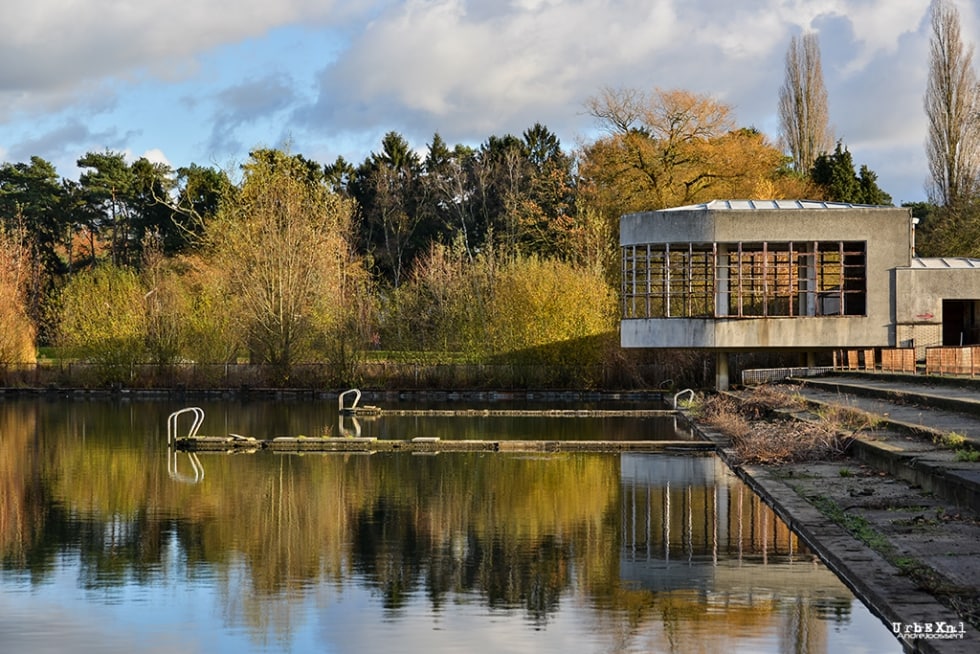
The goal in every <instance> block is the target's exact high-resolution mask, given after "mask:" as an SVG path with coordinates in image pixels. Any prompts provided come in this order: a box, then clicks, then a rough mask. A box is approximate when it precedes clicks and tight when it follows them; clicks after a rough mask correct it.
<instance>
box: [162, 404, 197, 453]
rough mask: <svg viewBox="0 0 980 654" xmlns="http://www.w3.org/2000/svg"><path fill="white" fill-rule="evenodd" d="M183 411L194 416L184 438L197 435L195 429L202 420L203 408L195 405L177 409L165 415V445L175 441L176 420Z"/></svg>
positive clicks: (168, 445)
mask: <svg viewBox="0 0 980 654" xmlns="http://www.w3.org/2000/svg"><path fill="white" fill-rule="evenodd" d="M185 413H190V414H192V415H193V416H194V418H193V420H192V421H191V427H190V429H188V430H187V436H186V438H194V437H195V436H197V430H198V429H200V428H201V423H202V422H204V409H202V408H200V407H196V406H192V407H187V408H186V409H180V410H179V411H174V412H173V413H171V414H170V416H169V417H167V447H170V445H171V444H172V443H175V442H176V441H177V422H178V419H179V418H180V416H181V415H183V414H185Z"/></svg>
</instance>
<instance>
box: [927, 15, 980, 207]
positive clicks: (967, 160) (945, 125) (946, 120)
mask: <svg viewBox="0 0 980 654" xmlns="http://www.w3.org/2000/svg"><path fill="white" fill-rule="evenodd" d="M930 12H931V15H932V35H931V37H930V40H929V81H928V84H927V86H926V93H925V101H924V104H925V110H926V116H927V117H928V120H929V133H928V137H927V141H926V156H927V157H928V160H929V175H930V179H929V185H928V189H927V190H928V193H929V198H930V200H931V201H932V202H934V203H935V204H937V205H939V206H941V207H944V208H945V209H947V210H949V211H951V212H953V213H955V212H957V211H958V210H959V209H960V208H962V205H963V204H964V203H966V202H968V201H969V200H970V198H971V196H972V195H973V194H975V193H976V191H977V190H978V181H980V180H978V178H980V88H978V84H977V74H976V72H975V71H974V70H973V47H972V46H970V47H965V46H964V44H963V41H962V39H961V37H960V17H959V12H958V11H957V10H956V7H955V6H954V5H953V4H952V2H950V1H949V0H934V1H933V3H932V6H931V8H930Z"/></svg>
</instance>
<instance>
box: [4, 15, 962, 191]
mask: <svg viewBox="0 0 980 654" xmlns="http://www.w3.org/2000/svg"><path fill="white" fill-rule="evenodd" d="M953 2H954V4H956V6H957V7H958V9H959V12H960V19H961V28H962V33H963V40H964V42H966V43H967V44H968V45H972V44H976V43H980V3H978V2H976V0H953ZM928 8H929V0H357V1H356V2H353V1H351V0H3V11H2V17H0V30H2V35H0V161H6V162H21V161H28V160H29V159H30V157H31V156H34V155H37V156H40V157H43V158H44V159H47V160H48V161H50V162H52V163H53V164H55V166H56V168H57V170H58V172H59V174H60V175H61V176H63V177H68V178H72V179H77V177H78V173H79V171H78V169H77V168H76V166H75V162H76V160H77V159H78V158H79V157H81V156H82V155H84V154H85V153H86V152H91V151H104V150H106V149H108V150H112V151H116V152H125V153H126V154H127V156H128V157H129V158H130V159H131V160H134V159H136V158H139V157H141V156H145V157H147V158H148V159H150V160H152V161H157V162H163V163H167V164H169V165H171V166H173V167H175V168H176V167H180V166H185V165H188V164H190V163H196V164H198V165H202V166H217V167H221V168H225V169H228V170H235V169H236V167H237V165H238V164H240V163H241V162H242V161H244V160H245V159H246V158H247V157H248V152H249V151H250V150H252V149H254V148H256V147H282V148H285V149H288V150H289V151H290V152H293V153H298V154H303V155H304V156H305V157H307V158H310V159H314V160H316V161H320V162H322V163H329V162H332V161H334V160H335V159H336V158H337V157H338V156H343V157H344V158H345V159H347V160H348V161H351V162H352V163H355V164H358V163H360V162H361V161H363V160H364V159H365V158H366V157H368V156H369V155H370V154H371V153H372V152H376V151H378V150H379V149H380V147H381V139H382V137H383V135H384V134H385V133H387V132H389V131H396V132H399V133H400V134H401V135H402V136H404V137H405V138H406V139H407V140H408V142H409V143H410V144H411V145H412V147H414V148H416V149H418V150H419V151H420V152H424V151H425V149H426V147H427V145H428V144H429V143H431V141H432V137H433V135H434V134H435V133H437V132H438V133H439V134H440V135H441V136H442V137H443V139H444V140H445V141H446V142H447V143H449V144H450V145H454V144H456V143H464V144H467V145H472V146H476V145H479V144H480V143H482V142H483V141H485V140H486V139H487V138H488V137H489V136H491V135H498V136H502V135H504V134H515V135H520V134H522V133H523V132H524V130H526V129H527V128H529V127H531V126H532V125H534V124H535V123H541V124H543V125H544V126H546V127H547V128H548V129H550V130H551V131H552V132H554V133H555V134H557V135H558V137H559V138H560V139H561V142H562V146H563V147H564V148H565V149H566V150H573V149H575V148H577V147H579V146H580V145H581V144H583V143H587V142H589V141H591V140H594V139H595V138H596V137H597V136H598V135H599V134H600V133H601V132H600V131H599V126H598V125H597V124H596V123H595V121H594V119H593V118H592V117H590V116H589V115H588V113H587V112H586V111H585V103H586V101H587V100H588V98H589V97H590V96H594V95H596V94H597V93H599V92H600V91H601V90H602V89H603V88H613V89H637V90H642V91H651V90H654V89H657V88H659V89H685V90H688V91H693V92H696V93H701V94H707V95H710V96H711V97H713V98H715V99H716V100H719V101H721V102H724V103H726V104H728V105H730V106H731V107H732V108H733V111H734V115H735V118H736V121H737V122H738V124H739V125H742V126H751V127H755V128H757V129H759V130H761V131H762V132H764V133H765V134H767V135H768V136H769V137H770V138H772V139H773V140H774V141H775V139H776V138H777V136H778V129H779V124H778V116H777V102H778V93H779V87H780V86H781V85H782V83H783V79H784V70H785V69H784V65H785V56H786V50H787V47H788V45H789V42H790V39H791V38H792V37H793V36H794V35H799V34H802V33H803V32H804V31H815V32H816V33H817V34H818V36H819V41H820V46H821V53H822V62H823V73H824V83H825V85H826V87H827V92H828V104H829V110H830V122H831V126H832V128H833V131H834V133H835V135H836V136H837V137H838V138H840V139H842V140H843V142H844V144H845V145H846V147H847V148H848V149H849V150H850V151H851V154H852V156H853V158H854V161H855V164H856V166H860V164H867V165H868V166H869V167H870V168H871V169H872V170H873V171H874V172H876V173H877V175H878V184H879V186H880V187H881V188H882V189H884V190H885V191H886V192H887V193H890V194H891V195H892V197H893V199H894V201H895V203H896V204H900V203H902V202H910V201H920V200H924V199H925V184H926V178H927V175H928V171H927V164H926V159H925V147H924V145H925V140H926V121H925V114H924V112H923V108H922V97H923V92H924V90H925V86H926V70H927V63H928V43H929V18H928ZM978 63H980V55H974V67H975V68H976V67H977V66H978Z"/></svg>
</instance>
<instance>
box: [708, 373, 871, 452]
mask: <svg viewBox="0 0 980 654" xmlns="http://www.w3.org/2000/svg"><path fill="white" fill-rule="evenodd" d="M805 408H806V403H805V401H804V400H803V399H802V397H801V396H800V395H798V394H796V393H793V392H791V390H787V389H786V388H785V387H774V386H765V385H764V386H759V387H756V388H755V389H754V390H753V391H752V392H751V393H750V394H749V395H747V396H745V397H743V398H735V397H733V396H731V395H712V396H709V397H707V398H705V399H704V400H703V402H701V404H700V406H699V407H698V411H697V415H698V418H699V419H700V420H701V421H703V422H705V423H707V424H708V425H710V426H712V427H714V428H715V429H717V430H718V431H720V432H722V433H723V434H725V435H726V436H728V437H729V438H730V439H731V441H732V451H733V454H734V456H735V459H736V462H737V463H761V464H781V463H798V462H801V461H814V460H818V459H833V458H837V457H840V456H842V455H843V454H844V451H845V450H846V449H847V446H848V444H849V443H850V441H851V439H852V438H853V437H854V434H855V433H857V432H858V431H860V430H862V429H866V428H870V427H873V426H874V422H875V421H874V419H873V418H872V416H870V415H868V414H866V413H864V412H862V411H858V410H857V409H853V408H851V407H843V406H828V407H826V408H825V409H822V410H821V411H820V412H819V414H818V415H816V416H814V419H812V420H806V421H802V420H796V419H793V418H792V417H790V416H789V415H787V412H789V411H803V410H804V409H805Z"/></svg>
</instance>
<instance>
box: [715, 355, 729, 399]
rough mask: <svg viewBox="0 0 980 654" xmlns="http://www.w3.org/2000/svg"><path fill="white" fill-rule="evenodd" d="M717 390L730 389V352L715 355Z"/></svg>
mask: <svg viewBox="0 0 980 654" xmlns="http://www.w3.org/2000/svg"><path fill="white" fill-rule="evenodd" d="M715 390H716V391H727V390H728V352H718V353H717V354H716V355H715Z"/></svg>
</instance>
